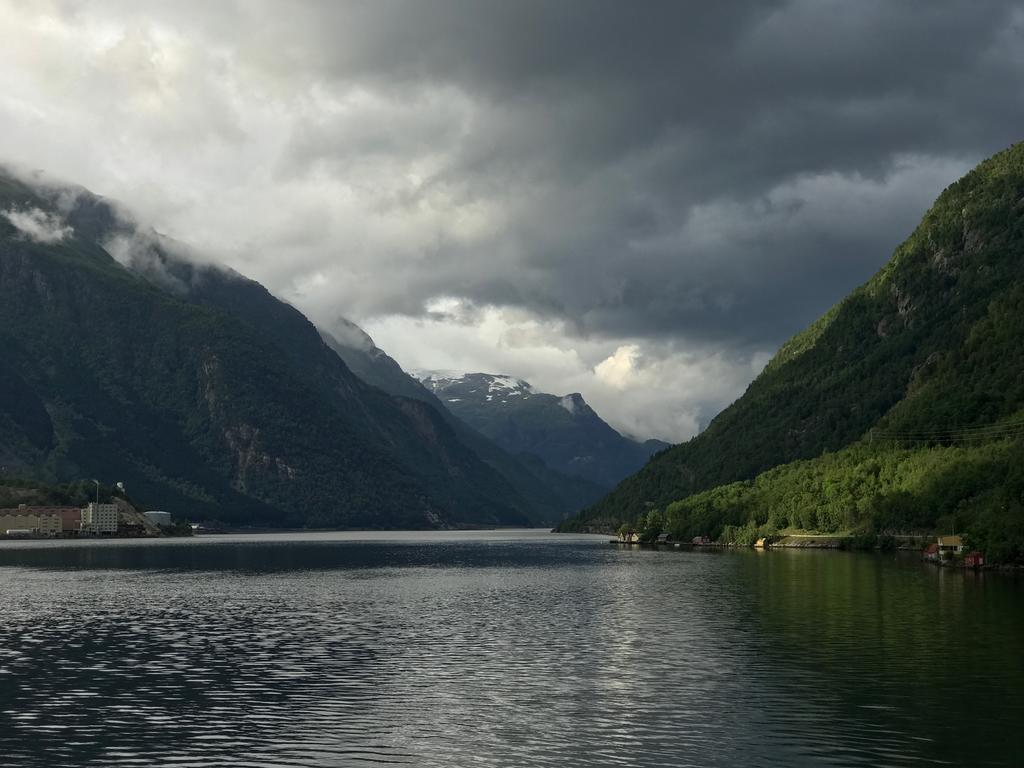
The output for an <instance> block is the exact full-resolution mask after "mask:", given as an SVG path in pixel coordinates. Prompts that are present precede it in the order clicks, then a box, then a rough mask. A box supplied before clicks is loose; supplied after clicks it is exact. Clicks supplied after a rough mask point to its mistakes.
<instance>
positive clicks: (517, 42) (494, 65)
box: [293, 2, 1024, 341]
mask: <svg viewBox="0 0 1024 768" xmlns="http://www.w3.org/2000/svg"><path fill="white" fill-rule="evenodd" d="M1015 5H1016V4H1013V3H995V2H993V3H983V4H979V3H976V2H962V3H933V2H920V3H900V4H895V3H890V2H858V3H827V2H805V3H770V4H769V3H760V2H759V3H749V4H744V3H716V4H709V3H701V4H696V3H691V4H687V3H679V2H671V3H645V4H643V6H639V7H638V6H633V5H628V4H623V3H621V2H608V3H603V2H602V3H599V2H581V3H570V2H558V3H506V2H495V3H466V2H446V3H438V2H433V3H373V4H369V5H365V6H360V7H358V8H357V9H355V10H353V8H352V7H350V6H345V7H342V8H340V9H338V8H337V7H336V6H332V5H328V6H324V7H323V8H322V10H323V9H333V10H330V13H331V14H332V15H333V21H332V23H330V24H325V23H323V21H324V20H323V17H322V16H320V15H319V14H314V13H312V12H311V13H310V16H309V18H308V19H306V20H305V21H306V22H308V24H309V27H308V29H305V30H304V31H303V33H302V34H310V35H312V36H313V37H314V38H315V39H318V41H319V44H317V45H314V46H312V48H311V50H312V51H313V52H314V53H309V54H308V55H303V54H300V55H298V56H297V61H296V62H293V63H294V64H295V65H296V66H309V67H314V68H316V69H317V71H320V72H329V73H331V76H332V77H334V78H337V79H339V80H352V81H357V82H363V83H373V84H375V86H376V87H378V88H381V89H384V90H385V91H388V90H391V91H396V92H403V91H404V92H408V93H416V92H417V91H418V90H420V89H423V88H436V87H441V86H444V87H451V88H455V89H457V90H458V91H459V92H461V93H464V94H467V95H468V97H469V98H470V99H471V100H472V101H473V102H474V104H476V105H477V107H478V109H477V112H476V113H475V115H474V117H473V120H472V123H471V124H470V125H466V126H463V128H464V133H463V134H462V135H461V136H460V137H459V140H458V143H457V145H455V146H454V148H453V151H452V152H451V154H450V156H449V158H448V162H447V163H446V164H445V165H444V167H443V168H441V169H440V170H439V171H438V173H437V174H436V175H435V176H434V177H433V178H432V179H431V180H430V182H429V183H430V185H432V186H433V187H438V186H440V187H443V188H445V189H446V190H448V191H449V193H450V194H452V195H455V196H457V197H458V198H460V199H464V200H472V199H476V198H487V199H493V200H497V201H498V202H499V204H501V205H503V206H505V208H506V210H508V211H510V212H511V214H512V216H513V218H512V221H511V224H512V226H510V227H509V229H508V230H507V231H505V232H503V233H501V240H502V242H501V243H473V244H471V245H469V246H468V247H466V248H465V251H466V252H465V253H462V254H459V255H458V257H457V258H453V257H452V254H449V257H448V258H447V259H444V260H442V261H447V262H449V264H450V266H451V271H448V270H445V269H444V268H443V265H442V269H441V270H440V271H439V272H437V273H436V274H435V275H434V276H433V279H431V278H430V277H429V276H426V279H425V280H424V282H423V284H424V287H427V288H428V289H429V291H428V292H434V291H443V288H444V286H446V285H447V286H449V287H456V288H457V289H458V290H459V291H460V292H463V293H464V294H465V295H466V296H468V297H469V298H471V299H474V300H477V301H480V302H491V303H499V304H500V303H513V304H525V305H527V306H533V307H534V308H535V309H538V310H540V311H542V312H546V313H554V314H562V315H564V319H566V320H568V321H569V322H570V323H572V324H573V325H574V326H575V327H577V328H578V329H580V330H581V331H586V332H595V333H608V334H622V333H633V334H635V333H640V334H643V333H655V334H658V333H683V334H686V335H697V336H703V335H712V336H715V337H719V338H721V337H723V336H731V337H734V339H735V340H736V341H739V340H741V339H744V338H746V337H755V338H757V339H758V340H765V339H768V340H773V341H778V340H780V339H781V337H782V336H784V335H785V334H788V333H790V332H792V331H793V330H795V329H796V328H798V327H799V326H800V325H802V324H803V323H804V322H806V321H807V320H808V319H810V318H811V317H812V316H813V315H814V314H816V313H818V312H820V311H822V310H824V309H825V308H826V307H827V306H828V305H829V304H830V303H832V302H833V301H834V300H835V299H837V298H838V297H840V296H841V295H843V294H844V293H846V292H847V291H848V290H849V289H850V288H851V287H852V286H853V285H855V284H856V283H858V282H860V281H862V280H864V279H865V278H866V277H868V276H869V275H870V274H871V272H873V271H874V270H875V269H876V268H877V267H878V266H880V265H881V263H882V262H883V261H884V260H885V259H886V257H887V255H888V254H889V253H890V252H891V251H892V249H893V247H894V246H895V245H896V244H897V242H898V241H899V240H900V239H902V237H903V236H905V235H906V234H908V232H909V229H910V228H912V227H913V225H914V224H915V223H916V221H917V219H918V218H919V217H920V215H921V214H922V213H923V209H924V206H926V205H927V203H928V202H929V201H930V200H931V199H932V197H934V195H935V194H936V193H937V192H939V191H940V190H941V188H942V186H944V185H945V183H948V182H950V181H952V180H953V178H946V177H943V176H941V172H944V171H948V172H952V173H958V172H959V170H960V169H961V168H963V167H965V166H966V165H967V164H969V163H973V162H975V161H976V160H978V159H980V158H981V157H983V156H985V155H987V154H990V153H992V152H994V151H996V150H998V149H1000V148H1002V147H1003V146H1005V145H1008V144H1010V143H1012V142H1013V141H1015V140H1016V139H1018V138H1019V137H1020V133H1019V132H1020V130H1021V128H1020V127H1021V126H1024V99H1022V96H1024V70H1022V63H1024V59H1022V55H1021V53H1020V52H1021V50H1024V45H1022V44H1024V35H1022V18H1021V16H1020V14H1019V13H1017V14H1015V10H1014V9H1015ZM296 23H297V24H298V26H299V27H300V28H301V27H303V24H304V22H303V21H302V20H298V21H297V22H296ZM328 40H334V41H336V44H335V45H328V44H327V42H328ZM324 130H325V131H327V132H328V133H329V132H330V128H329V126H328V127H327V128H325V129H324ZM427 135H428V136H429V135H430V134H429V133H428V134H427ZM304 138H305V139H306V141H305V142H303V140H302V138H300V139H297V144H296V145H295V147H294V151H295V153H296V156H297V157H302V158H304V159H305V160H306V161H307V162H308V161H309V160H310V159H312V158H317V157H320V158H322V159H329V158H330V156H331V153H333V152H337V151H339V150H338V148H337V146H336V145H332V142H330V141H323V140H321V141H319V142H316V143H311V141H314V140H315V137H309V136H307V137H304ZM321 139H322V137H321ZM442 140H443V141H448V139H445V138H443V137H442ZM906 158H911V161H910V164H911V165H916V171H917V174H918V175H917V178H918V180H920V181H921V182H923V183H925V184H926V186H924V187H923V188H919V189H915V188H909V189H908V188H901V189H900V190H899V193H900V194H899V195H895V193H892V194H889V195H885V194H880V195H879V201H880V202H881V203H882V204H883V205H884V209H879V210H866V211H862V213H865V214H866V215H867V218H866V219H865V220H864V221H863V227H862V230H861V231H854V232H845V233H842V232H840V233H828V232H821V231H819V228H818V227H816V225H815V224H816V222H815V221H814V219H813V218H810V217H802V218H800V217H798V218H799V223H800V226H797V227H786V226H782V227H781V228H782V229H783V230H784V231H783V232H782V233H779V232H772V231H762V232H759V233H758V237H757V239H756V240H754V241H747V240H744V239H742V238H739V239H737V238H735V237H733V236H732V235H731V234H730V232H729V229H728V227H727V226H725V223H723V232H722V237H721V238H720V239H719V240H717V241H714V242H708V243H704V244H702V245H700V246H698V245H695V244H694V243H692V242H687V238H686V231H685V229H682V230H681V231H678V230H680V227H681V226H682V225H683V224H684V223H685V222H686V221H687V219H688V217H689V216H690V215H691V214H692V212H693V210H694V208H695V207H700V206H708V205H724V206H725V208H727V209H728V210H730V211H732V213H733V214H734V215H735V216H738V217H741V219H742V220H740V221H737V222H735V224H736V226H737V227H738V228H744V227H745V226H747V225H748V224H749V223H750V220H755V221H756V220H763V221H766V222H772V223H775V224H779V223H780V222H781V223H783V224H784V223H785V222H786V219H787V216H786V213H785V211H782V212H781V213H780V212H779V211H777V210H770V208H771V205H772V200H771V195H772V194H773V191H777V190H778V189H779V188H782V187H785V186H786V185H793V184H798V183H799V181H800V180H801V179H804V178H808V177H821V178H824V179H826V180H827V179H828V178H832V179H833V181H834V182H835V183H836V184H837V185H843V184H846V185H847V186H849V184H848V182H849V180H850V179H854V180H857V181H858V182H859V183H860V184H862V185H876V186H877V188H878V189H879V190H881V191H882V192H884V191H885V185H886V183H887V182H888V181H892V180H893V178H894V176H895V175H897V174H899V173H901V172H908V166H907V162H904V164H903V166H900V164H899V163H900V162H901V161H905V160H906ZM929 169H932V170H933V171H934V172H932V173H929ZM910 170H911V171H913V170H915V168H910ZM836 174H838V175H839V177H836V176H835V175H836ZM842 177H845V181H844V178H842ZM897 186H900V185H899V184H898V182H897ZM850 189H851V193H852V192H855V189H854V188H853V187H850ZM794 194H796V193H794ZM804 202H805V201H802V200H800V199H799V198H793V199H789V200H787V201H785V204H786V205H788V206H791V207H792V208H793V209H794V210H795V211H799V209H800V207H801V206H802V205H803V203H804ZM834 204H835V205H836V206H838V207H840V208H841V207H842V206H843V205H844V200H843V199H842V197H841V196H840V197H838V198H837V199H836V200H834ZM894 207H895V209H896V210H898V212H899V214H900V215H898V216H894V215H892V209H893V208H894ZM821 213H822V214H823V215H824V214H825V213H828V212H821ZM675 231H678V235H679V236H678V238H677V239H676V240H675V242H674V243H672V245H671V247H669V245H668V244H667V243H666V244H663V246H662V247H660V248H659V249H656V250H650V249H648V250H646V251H641V250H638V248H637V246H636V243H637V241H638V240H645V239H651V238H654V239H656V238H658V237H659V235H663V234H665V233H667V232H675ZM445 247H447V248H448V249H450V250H454V251H458V250H459V248H460V247H461V246H459V245H456V244H447V245H446V246H445ZM487 247H489V248H492V249H494V250H495V251H499V250H508V251H511V253H512V256H511V257H512V258H514V259H516V261H517V262H518V263H520V264H522V265H523V266H524V267H525V268H527V269H526V270H525V272H526V273H524V274H518V273H513V274H507V273H504V272H501V271H498V272H495V270H493V269H492V264H491V263H489V259H488V257H487V254H482V253H480V252H479V251H480V249H481V248H487ZM780 270H781V271H783V272H784V275H780ZM595 272H596V273H597V274H595ZM415 304H416V301H415V299H412V300H410V297H408V296H407V297H406V300H404V301H400V302H397V303H394V304H392V308H393V309H398V310H400V311H414V306H415Z"/></svg>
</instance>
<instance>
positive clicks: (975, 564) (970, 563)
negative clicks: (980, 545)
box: [964, 551, 985, 568]
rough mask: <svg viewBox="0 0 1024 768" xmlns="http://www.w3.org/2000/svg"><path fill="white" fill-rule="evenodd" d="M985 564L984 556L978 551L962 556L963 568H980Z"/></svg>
mask: <svg viewBox="0 0 1024 768" xmlns="http://www.w3.org/2000/svg"><path fill="white" fill-rule="evenodd" d="M984 564H985V556H984V555H983V554H982V553H981V552H978V551H974V552H968V553H967V554H966V555H964V567H965V568H981V567H982V566H983V565H984Z"/></svg>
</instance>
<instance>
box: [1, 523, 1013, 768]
mask: <svg viewBox="0 0 1024 768" xmlns="http://www.w3.org/2000/svg"><path fill="white" fill-rule="evenodd" d="M1022 690H1024V585H1022V584H1021V583H1020V582H1019V581H1018V580H1015V579H1014V578H1013V577H1009V576H1005V575H1000V574H990V573H985V574H973V573H970V574H964V573H960V572H953V571H945V570H940V569H936V568H933V567H930V566H927V565H924V564H922V563H920V562H918V561H916V560H914V559H908V558H905V557H903V558H901V557H896V556H894V555H878V554H847V553H834V552H794V551H777V552H766V553H765V552H751V551H743V552H719V551H715V552H711V551H662V552H653V551H648V550H642V551H641V550H625V549H619V548H616V547H613V546H610V545H608V544H607V539H606V538H605V537H588V536H564V535H562V536H559V535H551V534H547V533H541V532H487V533H458V534H448V533H410V534H308V535H272V536H230V537H228V536H221V537H213V536H211V537H202V538H197V539H194V540H153V541H143V542H128V541H119V542H114V541H110V542H100V543H84V542H52V543H48V542H17V543H15V542H9V543H5V544H3V545H0V765H3V766H36V765H38V766H85V765H97V766H149V765H174V766H261V767H262V766H348V765H366V764H367V763H371V764H372V763H388V764H395V763H398V764H411V765H418V766H470V765H472V766H534V765H536V766H605V765H607V766H684V765H694V766H710V765H780V766H782V765H785V766H799V765H850V766H854V765H894V766H895V765H922V764H924V765H928V764H936V765H972V766H977V765H1019V764H1021V763H1022V762H1024V740H1022V732H1021V726H1022V724H1024V703H1022V696H1021V691H1022Z"/></svg>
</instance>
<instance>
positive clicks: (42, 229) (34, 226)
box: [0, 208, 75, 244]
mask: <svg viewBox="0 0 1024 768" xmlns="http://www.w3.org/2000/svg"><path fill="white" fill-rule="evenodd" d="M0 216H3V217H4V218H5V219H7V220H8V221H9V222H10V223H11V224H12V225H13V226H14V228H15V229H17V230H18V231H19V232H20V233H21V234H22V236H24V237H25V238H27V239H29V240H32V241H34V242H37V243H44V244H52V243H59V242H61V241H62V240H66V239H67V238H69V237H71V236H72V235H73V234H74V232H75V230H74V229H73V228H72V227H69V226H67V225H66V224H65V223H64V221H63V220H62V219H61V218H60V217H59V216H58V215H57V214H54V213H47V212H46V211H43V210H40V209H39V208H29V209H26V210H23V211H21V210H18V209H16V208H11V209H10V210H6V211H0Z"/></svg>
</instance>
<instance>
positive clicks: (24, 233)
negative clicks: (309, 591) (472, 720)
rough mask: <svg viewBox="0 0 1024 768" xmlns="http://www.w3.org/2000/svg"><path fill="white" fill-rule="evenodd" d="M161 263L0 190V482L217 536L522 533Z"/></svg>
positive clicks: (319, 362)
mask: <svg viewBox="0 0 1024 768" xmlns="http://www.w3.org/2000/svg"><path fill="white" fill-rule="evenodd" d="M174 251H175V247H174V246H173V244H169V243H167V242H166V241H164V240H162V239H161V238H159V237H158V236H156V235H154V234H153V233H147V232H142V231H139V230H138V229H136V228H134V226H133V225H131V224H130V223H127V222H126V221H124V219H123V218H122V217H120V216H119V215H118V214H117V213H116V212H115V211H114V209H113V208H112V207H111V206H110V205H108V204H107V203H106V202H105V201H103V200H101V199H98V198H96V197H94V196H92V195H90V194H88V193H87V192H85V191H84V190H81V189H77V190H69V189H65V188H55V187H48V186H45V185H43V186H41V185H39V184H35V183H25V182H24V181H22V180H19V179H18V178H15V177H14V176H13V175H10V174H6V173H4V174H2V175H0V466H3V467H5V468H6V469H7V470H8V471H10V470H16V471H18V472H20V473H24V472H26V471H29V472H32V473H34V474H37V475H39V476H41V477H43V478H44V479H51V480H54V481H66V480H74V479H78V478H81V477H99V478H100V479H102V480H106V481H112V480H121V481H124V482H126V483H127V484H128V486H129V489H130V491H131V493H132V495H133V497H135V498H137V499H139V500H140V501H142V502H144V503H150V504H154V505H158V506H160V507H163V508H168V509H173V510H174V511H176V512H177V513H179V514H182V515H190V516H192V517H194V518H196V517H219V518H221V519H225V520H227V521H228V522H234V523H244V524H259V525H290V526H295V525H311V526H360V527H363V526H365V527H429V526H445V525H459V524H511V523H515V524H525V523H528V522H530V515H531V510H530V506H529V504H528V502H526V500H525V499H523V498H522V497H521V496H520V495H519V494H518V493H517V492H516V491H515V490H514V489H513V488H512V487H511V486H510V485H509V484H508V483H507V482H506V481H505V480H504V478H502V477H501V476H500V475H498V474H497V473H496V472H495V471H494V470H493V469H491V468H490V467H489V466H487V465H486V464H485V463H484V462H483V461H481V460H480V459H479V458H478V457H477V456H476V455H475V454H474V453H473V451H472V450H470V449H469V448H467V447H466V446H465V445H464V444H463V443H462V442H461V441H460V440H459V439H458V438H457V436H456V435H455V434H454V432H453V431H452V429H451V427H450V426H449V425H448V423H447V422H446V421H445V419H444V418H443V417H442V416H441V415H440V414H439V413H438V412H437V411H435V410H434V409H433V408H431V407H430V406H428V405H426V404H425V403H423V402H421V401H418V400H410V399H406V398H396V397H392V396H390V395H388V394H386V393H384V392H382V391H380V390H378V389H376V388H374V387H371V386H369V385H367V384H365V383H363V382H362V381H361V380H360V379H359V378H357V377H356V376H354V375H353V374H352V373H351V372H350V371H349V370H348V368H347V367H346V366H345V364H344V363H343V362H342V361H341V359H340V358H339V357H338V356H337V354H335V353H334V352H333V351H332V350H330V349H329V348H328V347H327V346H326V345H325V344H324V343H323V341H322V339H321V338H320V335H319V333H318V332H317V330H316V329H315V328H314V327H313V326H312V324H310V323H309V322H308V320H306V319H305V318H304V317H303V316H302V315H301V314H300V313H299V312H298V311H297V310H295V309H294V308H292V307H290V306H288V305H287V304H284V303H283V302H280V301H278V300H277V299H275V298H274V297H273V296H271V295H270V294H269V293H268V292H267V291H266V290H265V289H263V288H262V286H259V285H258V284H257V283H254V282H252V281H250V280H246V279H245V278H242V277H240V276H238V275H235V274H233V273H230V272H226V271H224V270H221V269H219V268H216V267H211V266H198V265H196V264H193V263H190V262H189V261H188V259H187V258H184V257H183V256H182V254H180V253H175V252H174ZM112 253H113V254H114V255H116V256H117V257H118V258H117V260H115V259H114V258H113V257H112V256H111V254H112Z"/></svg>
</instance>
